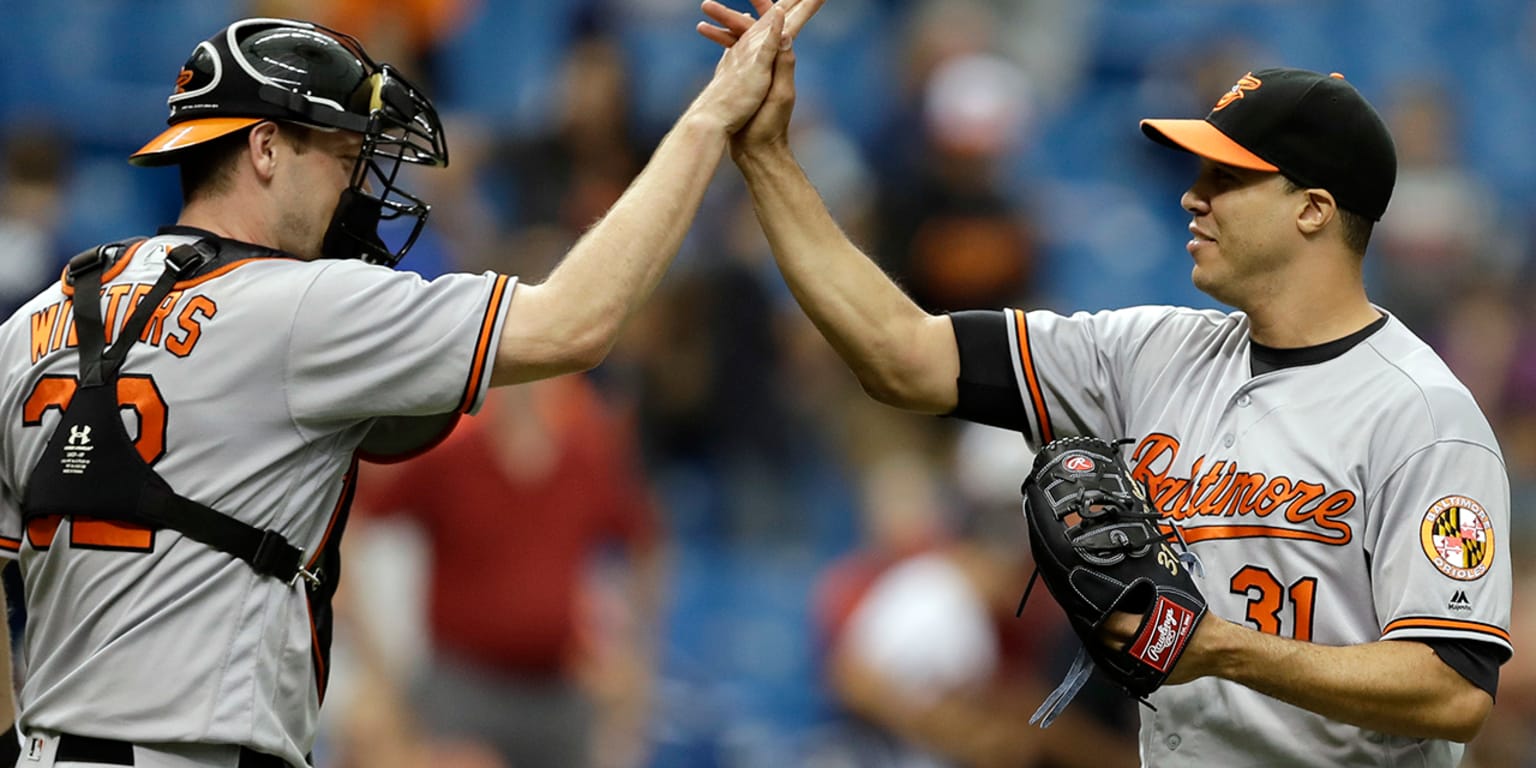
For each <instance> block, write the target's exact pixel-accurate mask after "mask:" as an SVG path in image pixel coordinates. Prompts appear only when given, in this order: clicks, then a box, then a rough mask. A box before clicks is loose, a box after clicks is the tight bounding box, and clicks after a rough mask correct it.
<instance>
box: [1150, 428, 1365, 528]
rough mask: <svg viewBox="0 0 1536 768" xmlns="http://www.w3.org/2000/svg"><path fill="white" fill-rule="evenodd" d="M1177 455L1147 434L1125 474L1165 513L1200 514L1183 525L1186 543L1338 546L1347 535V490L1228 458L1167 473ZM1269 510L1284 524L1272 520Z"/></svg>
mask: <svg viewBox="0 0 1536 768" xmlns="http://www.w3.org/2000/svg"><path fill="white" fill-rule="evenodd" d="M1178 454H1179V440H1178V438H1175V437H1172V436H1170V435H1165V434H1161V433H1157V432H1154V433H1152V434H1150V435H1148V436H1147V437H1146V439H1144V440H1142V441H1141V443H1140V444H1139V445H1137V446H1136V450H1135V452H1134V453H1133V454H1132V455H1131V460H1132V462H1134V464H1133V466H1132V468H1131V476H1132V477H1135V478H1136V479H1137V480H1140V481H1141V482H1143V483H1146V485H1147V491H1148V492H1149V493H1150V494H1151V500H1152V506H1153V507H1156V508H1157V510H1158V511H1159V512H1161V513H1162V514H1163V516H1164V517H1167V518H1171V519H1173V520H1176V521H1185V520H1191V518H1202V519H1200V520H1192V521H1191V522H1193V523H1195V524H1194V525H1190V526H1187V527H1185V529H1184V538H1185V539H1187V540H1189V541H1191V542H1194V541H1202V540H1205V539H1241V538H1253V537H1275V538H1284V539H1301V540H1305V541H1316V542H1320V543H1323V544H1331V545H1335V546H1342V545H1344V544H1348V543H1349V542H1350V540H1351V539H1353V538H1354V532H1353V530H1351V528H1350V526H1349V523H1347V522H1345V521H1343V520H1341V519H1340V518H1342V517H1343V516H1344V515H1345V514H1347V513H1348V512H1349V511H1350V510H1351V509H1354V508H1355V504H1356V502H1357V501H1358V498H1357V496H1356V494H1355V492H1354V491H1350V490H1339V491H1333V492H1329V491H1328V489H1327V488H1326V487H1325V486H1323V485H1322V484H1321V483H1313V482H1308V481H1306V480H1295V479H1292V478H1289V477H1286V476H1285V475H1274V476H1272V477H1271V476H1266V475H1264V474H1262V473H1259V472H1241V471H1239V470H1238V468H1237V462H1235V461H1225V460H1223V461H1217V462H1214V463H1211V464H1210V465H1209V466H1207V463H1206V462H1207V457H1205V456H1200V457H1199V458H1196V459H1195V460H1194V462H1193V463H1192V464H1191V465H1190V469H1189V476H1188V477H1169V473H1170V471H1171V470H1172V468H1173V466H1174V463H1175V460H1176V458H1177V457H1178ZM1276 512H1281V513H1282V517H1283V518H1284V521H1285V523H1289V525H1285V524H1282V523H1280V520H1278V519H1272V516H1273V515H1274V514H1275V513H1276ZM1209 518H1227V519H1225V520H1223V521H1221V522H1219V523H1218V522H1217V521H1215V520H1212V519H1209ZM1234 518H1235V519H1234Z"/></svg>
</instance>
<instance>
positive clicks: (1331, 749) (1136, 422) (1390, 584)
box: [1005, 307, 1511, 768]
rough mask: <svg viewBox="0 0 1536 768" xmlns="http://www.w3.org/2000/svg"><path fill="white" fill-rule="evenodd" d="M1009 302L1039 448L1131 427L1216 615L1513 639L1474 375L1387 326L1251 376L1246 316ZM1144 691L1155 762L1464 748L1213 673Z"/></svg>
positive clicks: (1274, 761)
mask: <svg viewBox="0 0 1536 768" xmlns="http://www.w3.org/2000/svg"><path fill="white" fill-rule="evenodd" d="M1005 314H1006V315H1007V317H1008V329H1009V334H1010V346H1011V349H1012V351H1013V353H1014V372H1015V377H1016V380H1017V384H1018V390H1019V394H1020V395H1021V397H1022V399H1023V400H1024V403H1025V406H1026V407H1025V410H1026V411H1027V412H1028V417H1029V432H1028V434H1027V435H1026V436H1027V438H1028V440H1029V441H1030V443H1031V444H1033V445H1035V446H1038V445H1040V444H1041V443H1042V441H1048V440H1050V439H1053V438H1057V437H1063V436H1067V435H1074V434H1087V435H1097V436H1101V437H1110V438H1114V437H1131V438H1133V439H1134V440H1135V441H1136V442H1135V445H1134V448H1132V449H1130V456H1129V460H1130V465H1131V467H1132V470H1133V473H1134V475H1135V476H1136V477H1137V478H1138V479H1140V480H1142V481H1144V482H1145V483H1146V484H1147V486H1148V489H1149V491H1150V492H1151V497H1152V500H1153V503H1154V505H1155V506H1156V507H1157V508H1158V509H1159V511H1160V512H1161V513H1162V514H1163V515H1164V516H1165V517H1166V518H1168V519H1171V520H1175V521H1177V522H1178V523H1180V524H1181V525H1182V526H1183V530H1184V536H1185V538H1186V539H1187V540H1188V541H1189V543H1190V546H1191V548H1192V549H1193V551H1194V552H1195V553H1196V554H1198V555H1199V556H1200V558H1201V560H1202V561H1203V562H1204V565H1205V576H1204V578H1203V579H1202V581H1201V588H1202V590H1203V591H1204V592H1205V595H1206V597H1207V599H1209V601H1210V610H1211V611H1212V612H1213V613H1215V614H1216V615H1217V616H1220V617H1222V618H1224V619H1227V620H1230V621H1233V622H1236V623H1239V624H1243V625H1246V626H1248V627H1252V628H1254V629H1257V630H1260V631H1264V632H1269V633H1272V634H1277V635H1281V636H1284V637H1292V638H1296V639H1300V640H1307V641H1311V642H1314V643H1319V644H1322V645H1352V644H1360V643H1369V642H1372V641H1375V640H1382V639H1406V638H1454V639H1461V640H1474V641H1481V642H1486V643H1492V644H1494V645H1497V646H1499V647H1501V648H1503V649H1510V644H1509V634H1508V627H1509V612H1510V590H1511V577H1510V566H1509V550H1508V548H1509V543H1508V542H1509V535H1508V534H1509V514H1510V512H1509V481H1508V477H1507V475H1506V472H1505V467H1504V461H1503V457H1502V456H1501V455H1500V453H1499V448H1498V445H1497V443H1496V442H1495V440H1494V436H1493V432H1492V430H1491V429H1490V428H1489V426H1488V423H1487V420H1486V419H1485V418H1484V417H1483V415H1482V413H1481V412H1480V411H1479V410H1478V408H1477V404H1476V403H1475V402H1474V401H1473V399H1472V396H1471V395H1470V394H1469V393H1468V392H1467V390H1466V388H1465V387H1463V386H1462V384H1461V383H1460V382H1459V381H1457V380H1456V378H1455V376H1454V375H1453V374H1452V373H1451V372H1450V371H1449V370H1448V369H1447V368H1446V366H1445V364H1444V363H1442V362H1441V360H1440V359H1439V358H1438V357H1437V356H1436V355H1435V353H1434V352H1433V351H1432V350H1431V349H1430V348H1429V347H1428V346H1427V345H1426V344H1424V342H1422V341H1421V340H1419V339H1418V338H1417V337H1416V336H1414V335H1413V333H1412V332H1410V331H1409V330H1408V329H1407V328H1406V327H1404V326H1403V325H1402V324H1401V323H1400V322H1398V321H1397V320H1396V319H1395V318H1392V319H1389V320H1388V322H1387V323H1386V325H1385V326H1383V327H1382V328H1381V329H1380V330H1379V331H1377V332H1375V333H1373V334H1371V335H1370V336H1368V337H1367V338H1366V339H1365V340H1364V341H1363V342H1361V343H1359V344H1357V345H1355V346H1354V347H1352V348H1350V349H1349V350H1348V351H1346V352H1344V353H1343V354H1341V355H1339V356H1337V357H1334V358H1332V359H1329V360H1326V361H1324V362H1320V363H1314V364H1311V365H1301V366H1296V367H1288V368H1282V369H1280V370H1275V371H1271V372H1268V373H1263V374H1260V375H1257V376H1255V375H1252V373H1251V369H1250V359H1249V358H1250V352H1251V344H1250V342H1249V337H1248V332H1249V326H1248V319H1247V316H1246V315H1244V314H1243V313H1240V312H1239V313H1232V314H1226V313H1222V312H1216V311H1197V310H1191V309H1179V308H1171V307H1138V308H1132V309H1124V310H1116V311H1107V312H1100V313H1097V314H1086V313H1079V314H1075V315H1071V316H1062V315H1058V314H1053V313H1050V312H1044V311H1035V312H1029V313H1027V314H1026V313H1024V312H1019V311H1010V312H1007V313H1005ZM1151 702H1152V703H1153V704H1154V705H1155V706H1156V707H1157V710H1156V711H1155V712H1152V711H1145V712H1143V713H1142V727H1141V753H1142V762H1143V763H1144V764H1145V765H1149V766H1185V765H1221V766H1232V767H1234V768H1237V767H1239V766H1277V765H1286V766H1312V765H1331V766H1381V765H1393V766H1434V767H1435V768H1452V767H1453V766H1455V765H1456V764H1457V763H1458V762H1459V760H1460V756H1461V752H1462V747H1461V745H1459V744H1454V743H1451V742H1447V741H1439V740H1423V739H1407V738H1401V737H1396V736H1388V735H1385V734H1380V733H1374V732H1369V731H1365V730H1363V729H1360V728H1357V727H1355V726H1351V725H1346V724H1344V723H1340V722H1337V721H1333V720H1329V719H1327V718H1324V717H1322V716H1320V715H1316V714H1312V713H1310V712H1307V711H1304V710H1302V709H1299V708H1297V707H1294V706H1291V705H1289V704H1285V703H1283V702H1280V701H1278V700H1275V699H1272V698H1270V697H1268V696H1264V695H1262V694H1259V693H1256V692H1254V691H1252V690H1250V689H1248V688H1245V687H1243V686H1241V685H1238V684H1236V683H1232V682H1228V681H1225V680H1220V679H1215V678H1203V679H1200V680H1197V681H1195V682H1192V683H1189V684H1185V685H1179V686H1169V687H1164V688H1162V689H1161V690H1159V691H1158V692H1156V693H1155V694H1153V695H1152V697H1151Z"/></svg>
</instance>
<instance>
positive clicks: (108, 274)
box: [59, 240, 149, 296]
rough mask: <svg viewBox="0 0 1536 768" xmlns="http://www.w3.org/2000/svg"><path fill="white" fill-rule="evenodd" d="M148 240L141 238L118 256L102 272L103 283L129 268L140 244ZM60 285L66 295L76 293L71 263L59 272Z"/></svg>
mask: <svg viewBox="0 0 1536 768" xmlns="http://www.w3.org/2000/svg"><path fill="white" fill-rule="evenodd" d="M147 242H149V241H148V240H139V241H136V242H135V243H134V244H133V245H130V246H128V250H127V251H125V252H124V253H123V255H122V256H119V257H117V261H114V262H112V266H110V267H107V271H105V272H103V273H101V283H102V285H106V284H107V283H108V282H109V281H111V280H112V279H113V278H115V277H117V276H118V275H121V274H122V273H123V270H125V269H127V268H128V262H130V261H133V255H134V254H136V253H138V252H139V246H141V245H143V244H145V243H147ZM59 285H60V286H61V287H62V288H63V290H64V295H65V296H73V295H75V286H74V284H73V283H70V282H69V265H67V264H66V265H65V266H64V271H63V272H62V273H60V274H59Z"/></svg>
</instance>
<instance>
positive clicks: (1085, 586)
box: [1019, 437, 1206, 728]
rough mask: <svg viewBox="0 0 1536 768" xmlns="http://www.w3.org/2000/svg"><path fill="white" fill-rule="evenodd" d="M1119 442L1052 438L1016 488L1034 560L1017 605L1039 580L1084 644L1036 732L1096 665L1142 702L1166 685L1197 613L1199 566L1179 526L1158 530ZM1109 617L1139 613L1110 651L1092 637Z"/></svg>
mask: <svg viewBox="0 0 1536 768" xmlns="http://www.w3.org/2000/svg"><path fill="white" fill-rule="evenodd" d="M1118 445H1120V443H1116V444H1115V445H1110V444H1109V443H1107V442H1105V441H1103V440H1100V439H1098V438H1092V437H1069V438H1063V439H1060V440H1055V441H1053V442H1051V443H1048V444H1046V446H1045V447H1044V448H1042V449H1041V450H1040V453H1039V454H1037V455H1036V456H1035V463H1034V466H1033V467H1032V468H1031V470H1030V473H1029V477H1028V478H1027V479H1025V481H1024V487H1023V492H1024V518H1025V520H1026V521H1027V522H1028V525H1029V546H1030V550H1031V551H1032V552H1033V554H1034V558H1035V573H1034V575H1033V576H1031V577H1030V582H1029V587H1027V588H1026V589H1025V592H1024V601H1027V600H1028V599H1029V592H1030V590H1031V589H1033V588H1034V585H1035V579H1036V578H1040V579H1042V580H1044V581H1045V586H1046V588H1047V589H1049V590H1050V592H1051V595H1052V596H1053V597H1055V598H1056V602H1058V603H1060V604H1061V607H1062V609H1063V610H1064V611H1065V612H1066V614H1067V619H1068V621H1070V622H1071V624H1072V629H1073V630H1074V631H1076V632H1077V636H1078V637H1079V638H1080V639H1081V640H1082V641H1083V649H1082V650H1081V651H1079V652H1078V655H1077V659H1076V660H1075V661H1074V662H1073V663H1072V668H1071V670H1070V671H1069V672H1068V673H1067V677H1066V679H1064V680H1063V681H1062V683H1061V685H1060V686H1058V687H1057V688H1056V690H1055V691H1053V692H1052V693H1051V695H1050V696H1049V697H1047V698H1046V700H1045V703H1044V704H1042V705H1041V706H1040V709H1039V710H1037V711H1036V712H1035V714H1034V716H1033V717H1031V718H1030V720H1029V722H1030V723H1039V724H1040V727H1042V728H1044V727H1046V726H1049V725H1050V724H1051V721H1053V720H1055V719H1056V716H1057V715H1059V714H1061V712H1062V710H1064V709H1066V706H1067V704H1068V703H1070V702H1071V701H1072V699H1073V697H1075V696H1076V695H1077V692H1078V691H1079V690H1080V689H1081V688H1082V687H1083V684H1084V683H1086V682H1087V681H1088V677H1089V676H1090V675H1091V674H1092V673H1093V670H1094V668H1095V666H1097V667H1098V668H1099V669H1100V670H1102V671H1103V673H1104V675H1105V676H1106V677H1108V678H1109V679H1110V680H1112V681H1114V682H1115V683H1116V684H1117V685H1119V686H1120V687H1121V688H1124V689H1125V690H1126V691H1127V692H1128V693H1130V694H1131V695H1133V696H1135V697H1137V698H1138V699H1142V700H1143V701H1144V700H1145V697H1146V696H1147V695H1148V694H1150V693H1151V692H1153V691H1155V690H1157V688H1158V687H1159V686H1161V685H1162V684H1163V681H1165V680H1167V679H1168V675H1169V673H1170V672H1172V671H1173V667H1174V665H1175V664H1177V663H1178V660H1179V656H1180V654H1182V653H1183V651H1184V647H1185V644H1186V643H1187V642H1188V640H1189V638H1190V636H1191V635H1193V634H1194V632H1195V627H1196V626H1198V625H1199V623H1200V620H1201V618H1203V617H1204V616H1205V608H1206V605H1205V598H1204V597H1203V596H1202V595H1201V594H1200V589H1199V588H1198V587H1196V586H1195V582H1194V577H1192V576H1191V575H1190V569H1191V568H1193V569H1195V570H1196V572H1199V570H1200V563H1199V560H1198V559H1196V558H1195V555H1194V554H1193V553H1192V552H1190V551H1189V550H1188V548H1187V547H1186V546H1185V544H1184V540H1183V538H1182V537H1181V536H1180V534H1179V529H1178V528H1177V526H1172V530H1171V531H1170V532H1169V533H1163V531H1162V530H1160V529H1159V527H1158V517H1159V515H1158V514H1157V512H1156V511H1155V510H1153V508H1152V506H1151V504H1150V503H1148V501H1147V494H1146V491H1145V490H1144V489H1143V487H1142V485H1141V483H1139V482H1138V481H1136V480H1134V479H1132V478H1131V473H1130V469H1129V468H1128V467H1127V466H1126V465H1125V462H1124V461H1123V460H1122V459H1121V457H1120V452H1119V449H1118V447H1117V446H1118ZM1175 545H1176V546H1177V549H1176V548H1175ZM1023 607H1024V605H1023V602H1022V601H1021V602H1020V604H1019V609H1020V611H1021V612H1022V610H1023ZM1116 611H1124V612H1127V613H1133V614H1138V615H1141V616H1142V620H1141V625H1140V626H1139V627H1138V628H1137V630H1136V634H1135V635H1134V639H1133V640H1132V641H1131V642H1130V643H1129V644H1128V645H1126V646H1124V647H1118V648H1116V647H1111V646H1110V645H1109V644H1107V643H1106V642H1105V641H1104V640H1102V639H1100V636H1099V633H1100V630H1101V629H1102V628H1103V626H1104V623H1105V621H1107V620H1108V619H1109V617H1110V615H1111V614H1112V613H1114V612H1116Z"/></svg>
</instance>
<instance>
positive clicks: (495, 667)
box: [346, 376, 662, 768]
mask: <svg viewBox="0 0 1536 768" xmlns="http://www.w3.org/2000/svg"><path fill="white" fill-rule="evenodd" d="M637 463H638V462H637V457H636V455H635V440H634V434H633V430H632V429H631V428H630V427H629V425H628V424H626V423H625V421H624V420H623V419H621V418H619V417H617V416H616V415H615V414H614V413H612V412H610V411H609V410H608V408H607V407H606V406H605V404H604V403H603V402H602V400H601V398H600V397H599V395H598V393H597V392H596V391H595V389H594V388H593V387H592V385H591V384H590V383H589V382H588V381H587V380H586V379H585V378H584V377H580V376H565V377H560V378H556V379H549V380H546V381H542V382H534V383H531V384H527V385H523V386H519V387H507V388H504V389H500V390H497V391H496V392H494V393H493V394H492V395H490V396H489V398H488V400H487V401H486V404H485V406H484V410H483V411H482V412H481V413H480V415H479V416H477V417H476V418H473V419H469V420H466V421H464V422H462V423H461V424H460V425H459V426H458V428H457V429H456V430H455V432H454V433H453V435H452V436H451V437H450V438H449V439H448V440H446V441H445V442H444V443H443V444H442V445H440V446H438V447H437V448H434V449H432V450H431V451H429V452H428V453H426V454H425V455H423V456H420V457H418V458H415V459H412V460H410V461H408V462H405V463H402V464H399V465H395V466H387V467H378V466H372V465H365V468H364V471H363V474H362V478H361V480H360V481H359V484H358V485H359V492H358V498H357V505H356V510H357V512H358V513H359V516H360V517H362V518H364V519H363V520H359V521H358V522H363V523H365V524H366V518H368V517H379V516H384V515H399V516H403V517H405V518H408V519H409V520H410V521H412V522H413V523H414V524H415V526H416V527H417V528H419V530H420V532H421V534H422V535H423V539H424V544H425V547H426V550H427V558H428V566H427V587H426V590H425V594H426V604H427V605H426V608H427V610H426V623H427V632H428V641H427V644H428V654H427V655H428V657H429V658H428V659H427V660H426V661H425V663H424V664H423V665H422V668H421V669H420V670H419V671H418V672H417V673H416V674H414V675H411V677H412V680H411V681H410V683H409V687H408V691H409V693H408V694H407V695H406V696H405V697H404V698H405V699H406V700H408V701H409V705H408V706H409V708H410V709H411V710H412V714H413V715H414V720H415V723H414V728H419V729H420V730H421V732H422V733H423V734H424V735H425V736H426V737H427V739H428V740H429V741H435V742H439V743H443V744H447V743H459V744H463V743H466V742H469V743H476V742H478V743H480V744H482V745H485V746H487V747H490V748H491V751H493V752H495V753H497V754H499V755H500V757H501V758H502V760H504V761H505V763H506V764H507V765H508V766H515V767H516V768H524V767H525V766H526V767H533V768H537V767H538V766H551V767H555V766H561V767H564V766H571V767H572V768H581V767H582V766H589V765H602V766H623V765H636V764H639V763H640V762H641V760H642V758H643V752H644V745H645V735H646V734H645V733H644V726H645V724H646V705H647V701H648V699H649V690H650V685H651V680H652V677H653V674H652V673H653V659H654V647H655V629H656V614H657V603H658V600H659V596H660V592H661V567H662V566H661V546H660V545H661V541H660V531H659V526H658V522H657V519H656V513H655V509H654V505H653V503H652V501H651V495H650V491H649V489H648V488H647V487H646V486H645V484H644V483H643V482H642V481H641V479H640V477H639V476H638V474H637V470H638V466H637ZM612 555H622V557H613V556H612ZM619 566H622V567H623V570H622V572H619V573H615V571H614V568H616V567H619ZM388 618H389V619H398V618H399V617H388ZM359 644H360V645H363V646H366V645H368V638H362V640H361V642H360V643H359ZM369 655H370V654H369V653H368V652H366V651H365V652H364V653H363V654H362V656H363V657H364V661H365V663H366V662H367V661H368V657H369ZM373 666H375V667H377V666H379V665H377V664H374V665H373ZM373 671H374V672H377V671H378V670H377V669H375V670H373ZM370 682H372V683H374V684H377V682H378V681H377V679H375V680H372V681H370ZM398 695H399V692H398V691H396V692H390V691H387V690H386V691H383V692H380V691H372V692H370V694H369V695H368V697H367V698H370V699H373V700H374V703H377V701H378V700H379V699H380V698H383V699H387V698H390V697H391V696H398ZM381 719H382V720H385V721H387V720H388V719H389V718H381ZM414 728H413V729H414ZM362 740H364V739H356V738H354V739H347V740H346V741H347V742H348V748H354V749H355V748H359V747H360V748H362V749H367V748H368V747H367V745H358V744H357V743H356V742H358V741H362ZM434 754H435V753H434ZM352 759H354V760H355V761H356V762H357V764H359V765H370V766H371V765H374V762H372V761H370V760H368V759H365V758H363V757H362V756H356V757H354V758H352ZM379 759H385V758H379Z"/></svg>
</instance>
